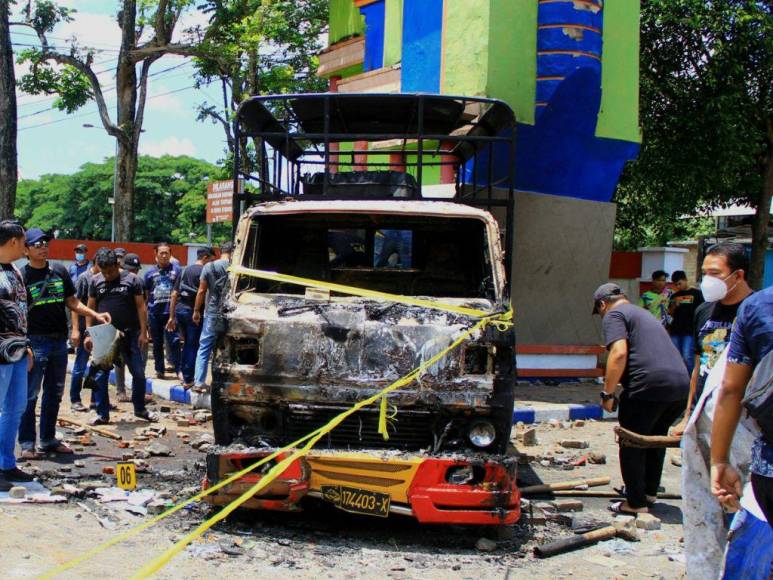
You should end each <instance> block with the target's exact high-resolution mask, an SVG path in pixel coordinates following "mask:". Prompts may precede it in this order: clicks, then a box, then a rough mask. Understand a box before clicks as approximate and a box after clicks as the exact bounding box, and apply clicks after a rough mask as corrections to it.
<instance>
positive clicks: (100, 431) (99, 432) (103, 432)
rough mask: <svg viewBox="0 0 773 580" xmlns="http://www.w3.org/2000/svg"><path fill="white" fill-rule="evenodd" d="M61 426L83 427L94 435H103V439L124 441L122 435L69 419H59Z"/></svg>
mask: <svg viewBox="0 0 773 580" xmlns="http://www.w3.org/2000/svg"><path fill="white" fill-rule="evenodd" d="M58 421H59V424H60V425H62V426H64V427H82V428H83V429H86V430H88V431H91V432H92V433H96V434H97V435H102V437H107V438H109V439H115V440H117V441H120V440H121V439H123V437H121V436H120V435H117V434H115V433H111V432H110V431H108V430H107V429H100V428H99V427H92V426H91V425H85V424H83V423H78V422H77V421H70V420H69V419H62V418H59V419H58Z"/></svg>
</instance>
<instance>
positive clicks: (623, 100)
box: [596, 0, 641, 143]
mask: <svg viewBox="0 0 773 580" xmlns="http://www.w3.org/2000/svg"><path fill="white" fill-rule="evenodd" d="M639 9H640V3H639V0H607V1H606V2H605V3H604V48H603V60H602V62H603V66H602V69H601V110H600V111H599V117H598V123H597V124H596V136H597V137H607V138H611V139H622V140H625V141H634V142H637V143H640V142H641V132H640V130H639Z"/></svg>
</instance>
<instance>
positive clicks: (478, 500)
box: [204, 452, 521, 525]
mask: <svg viewBox="0 0 773 580" xmlns="http://www.w3.org/2000/svg"><path fill="white" fill-rule="evenodd" d="M267 454H268V452H264V453H259V454H258V453H250V454H226V455H220V456H217V457H216V458H208V477H207V478H206V479H205V480H204V488H205V489H207V488H208V487H210V485H211V484H210V482H214V481H219V480H222V479H225V478H226V477H228V475H229V474H230V473H233V472H234V471H238V470H240V469H243V468H244V467H246V466H248V465H250V464H251V463H253V462H255V461H257V460H259V459H260V457H262V456H265V455H267ZM330 457H331V455H326V458H328V459H330ZM340 459H341V460H342V461H344V462H345V461H346V460H347V457H346V454H341V456H340ZM453 472H455V477H454V476H450V474H451V473H453ZM310 476H311V471H310V467H309V464H308V463H307V462H306V461H305V460H303V459H300V460H298V461H295V462H293V463H292V464H291V466H290V467H289V468H288V469H287V470H286V471H285V472H284V473H283V474H282V475H281V476H280V477H278V478H277V479H276V480H274V481H273V482H272V483H271V484H270V485H269V486H268V487H267V488H266V489H264V490H262V491H261V492H260V493H259V494H258V495H256V496H255V497H253V498H251V499H249V500H248V501H247V502H245V503H244V504H243V507H245V508H248V509H265V510H278V511H297V510H299V509H300V506H299V502H300V500H301V499H303V498H304V497H305V496H306V495H307V494H308V493H309V492H319V490H315V489H312V488H311V486H310V483H309V482H310ZM260 478H261V475H259V474H253V473H250V474H247V475H245V476H244V477H243V478H241V479H240V480H238V481H237V482H234V483H232V484H230V485H228V486H226V487H224V488H223V489H222V490H219V491H217V492H215V493H214V494H211V495H209V496H206V501H207V502H209V503H212V504H215V505H225V504H228V503H230V502H231V501H233V500H234V499H236V498H237V497H238V496H239V495H241V494H242V493H244V492H245V491H247V489H249V488H250V487H251V486H252V485H254V484H255V483H257V482H258V481H260ZM449 479H450V480H451V481H449ZM515 481H516V473H515V462H513V463H512V466H511V467H510V466H506V465H503V464H502V463H498V462H494V461H488V462H482V461H476V462H472V461H466V460H458V459H440V458H424V459H421V460H420V461H419V465H418V468H417V469H416V470H415V474H414V475H413V479H412V480H411V482H410V485H409V487H408V490H407V493H406V494H405V496H407V500H408V505H405V503H402V502H400V501H394V498H393V506H395V507H397V506H400V507H401V508H409V510H406V509H402V510H400V512H401V513H404V514H405V513H410V514H411V515H412V516H413V517H415V518H416V519H417V520H418V521H419V522H421V523H427V524H430V523H431V524H467V525H502V524H514V523H515V522H517V521H518V519H519V518H520V516H521V509H520V502H521V494H520V492H519V491H518V487H517V486H516V483H515ZM342 483H343V484H344V485H355V486H356V484H352V483H351V482H346V481H343V482H342ZM383 492H384V493H389V490H388V489H384V490H383ZM314 495H315V496H318V495H319V494H318V493H314ZM405 496H404V497H403V501H404V499H405Z"/></svg>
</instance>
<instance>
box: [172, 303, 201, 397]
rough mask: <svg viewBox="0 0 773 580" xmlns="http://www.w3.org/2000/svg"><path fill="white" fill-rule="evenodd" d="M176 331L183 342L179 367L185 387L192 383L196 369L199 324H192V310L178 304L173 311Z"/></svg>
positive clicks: (199, 332) (199, 333) (199, 334)
mask: <svg viewBox="0 0 773 580" xmlns="http://www.w3.org/2000/svg"><path fill="white" fill-rule="evenodd" d="M175 320H176V321H177V331H178V332H179V333H180V334H181V335H182V337H183V339H184V340H185V344H184V345H183V352H182V362H181V364H180V367H181V369H182V373H183V381H184V382H185V384H186V385H190V384H192V383H193V377H194V372H195V369H196V354H197V353H198V351H199V337H200V336H201V331H202V328H201V324H194V322H193V310H192V309H191V308H190V307H189V306H186V305H185V304H180V305H179V306H177V309H176V310H175Z"/></svg>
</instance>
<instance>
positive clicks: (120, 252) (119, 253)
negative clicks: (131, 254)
mask: <svg viewBox="0 0 773 580" xmlns="http://www.w3.org/2000/svg"><path fill="white" fill-rule="evenodd" d="M113 251H114V252H115V257H116V258H118V266H119V267H120V268H123V259H124V258H125V257H126V249H125V248H116V249H115V250H113Z"/></svg>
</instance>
